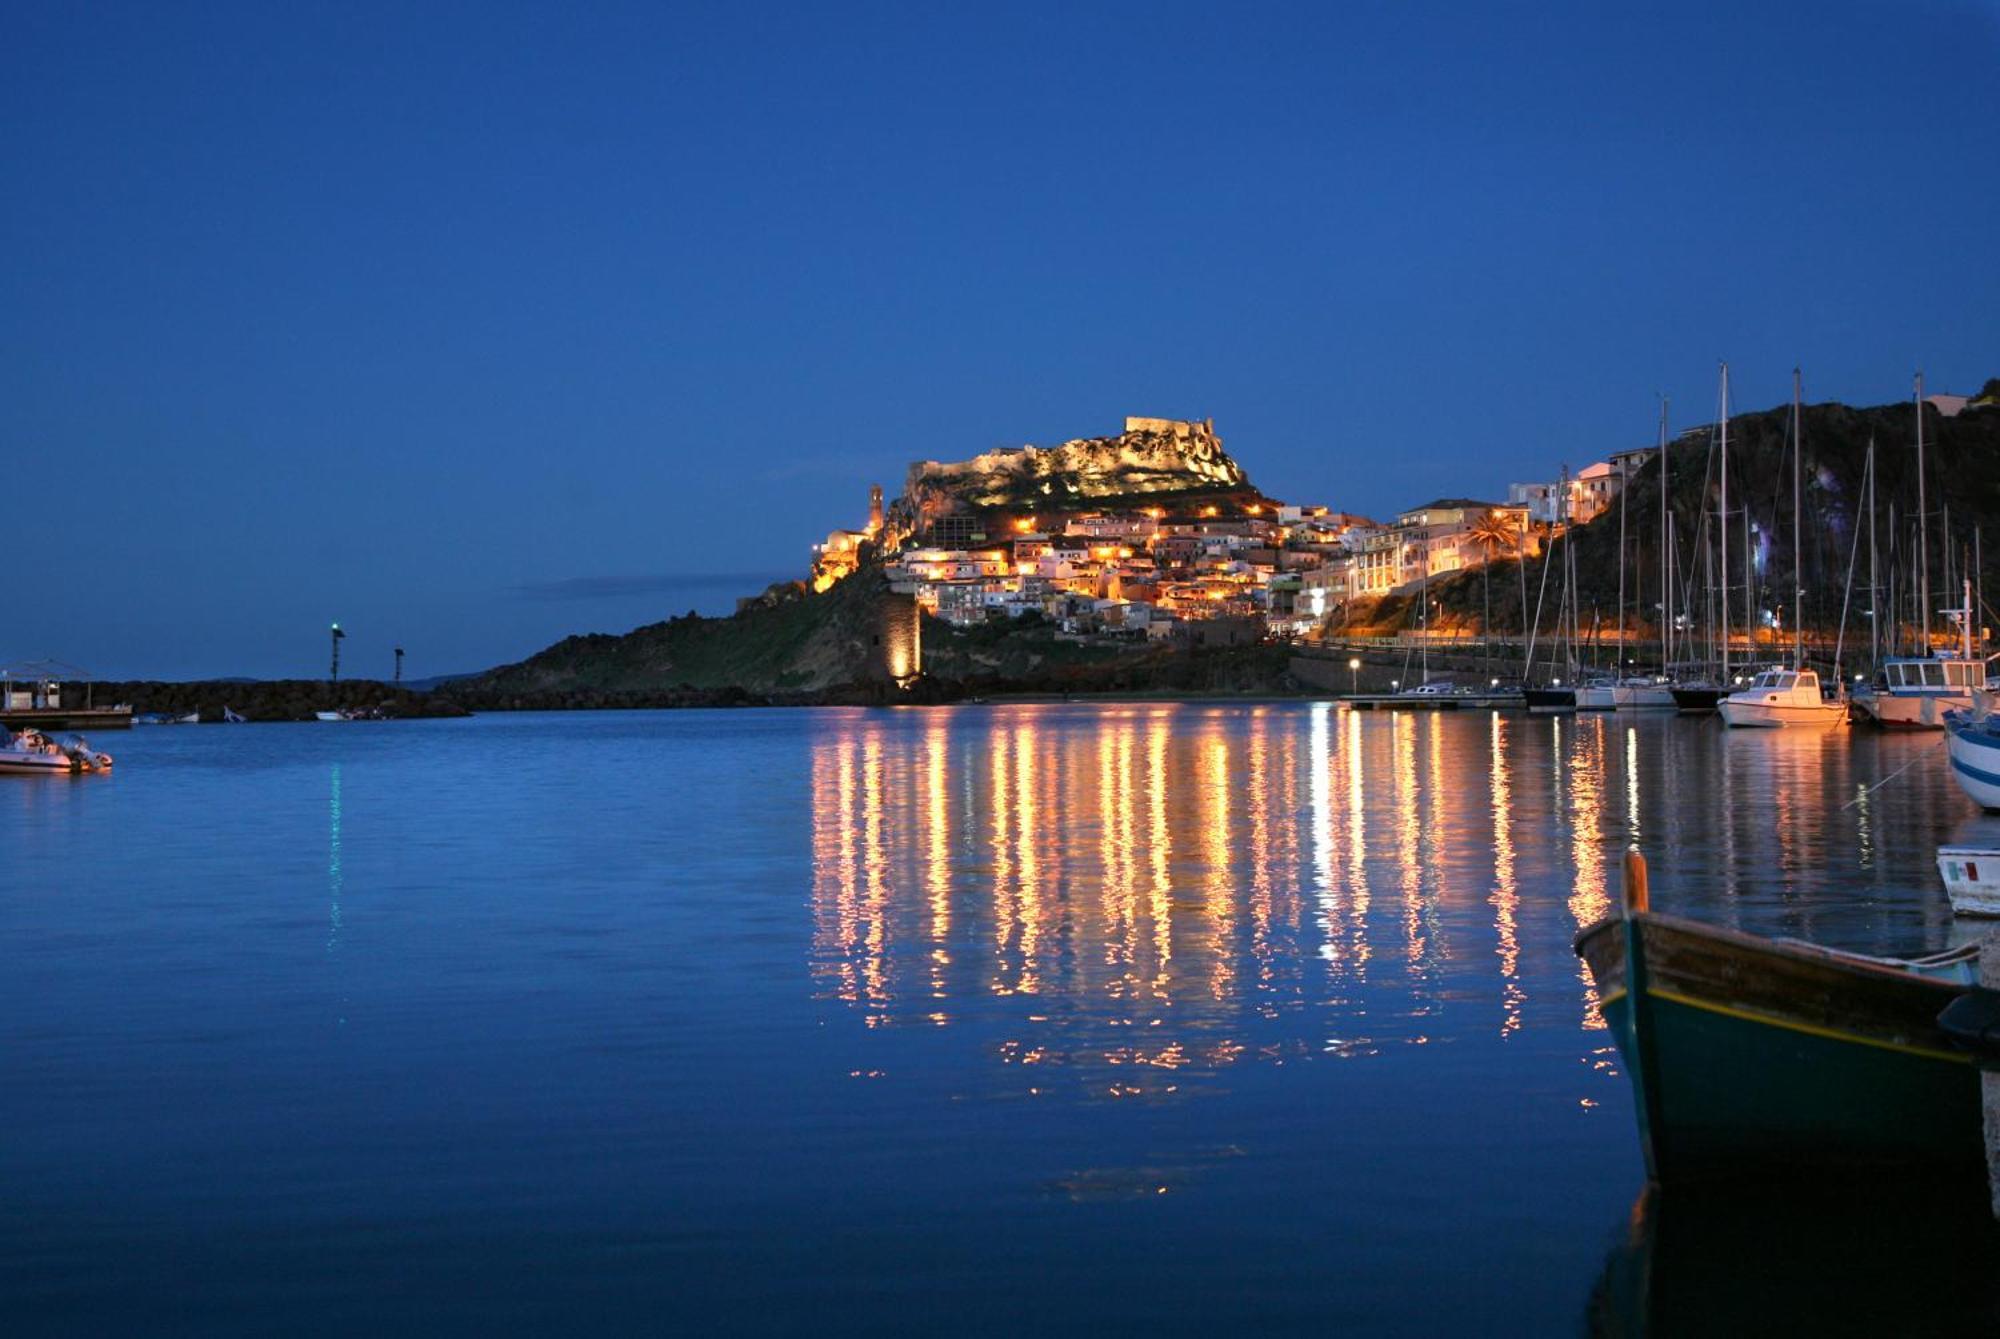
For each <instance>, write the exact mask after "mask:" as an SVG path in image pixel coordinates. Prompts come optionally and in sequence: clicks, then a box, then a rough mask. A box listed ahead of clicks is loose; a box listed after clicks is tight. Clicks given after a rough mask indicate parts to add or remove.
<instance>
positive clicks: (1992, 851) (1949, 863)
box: [1937, 846, 2000, 916]
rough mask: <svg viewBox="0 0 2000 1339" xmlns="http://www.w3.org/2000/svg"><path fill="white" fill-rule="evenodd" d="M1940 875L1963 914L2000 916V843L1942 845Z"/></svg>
mask: <svg viewBox="0 0 2000 1339" xmlns="http://www.w3.org/2000/svg"><path fill="white" fill-rule="evenodd" d="M1937 862H1938V875H1939V877H1940V878H1942V879H1943V880H1944V890H1945V892H1946V893H1947V894H1948V895H1949V896H1950V897H1951V909H1952V910H1953V911H1955V912H1957V913H1958V914H1959V915H1961V916H2000V847H1991V846H1940V847H1938V853H1937Z"/></svg>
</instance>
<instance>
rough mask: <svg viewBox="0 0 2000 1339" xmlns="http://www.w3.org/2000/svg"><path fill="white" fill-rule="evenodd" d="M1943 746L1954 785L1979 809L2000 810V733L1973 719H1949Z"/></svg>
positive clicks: (1946, 724)
mask: <svg viewBox="0 0 2000 1339" xmlns="http://www.w3.org/2000/svg"><path fill="white" fill-rule="evenodd" d="M1944 746H1945V752H1946V753H1947V754H1948V755H1949V757H1950V759H1951V779H1952V780H1954V781H1956V782H1958V788H1959V789H1960V790H1962V791H1964V792H1965V794H1966V797H1967V798H1968V799H1970V800H1971V801H1972V802H1973V803H1974V804H1976V805H1978V806H1979V807H1980V808H1982V809H1993V810H2000V735H1996V734H1994V733H1993V732H1992V731H1990V730H1988V729H1986V728H1985V727H1984V726H1982V725H1980V724H1978V723H1976V722H1972V721H1962V720H1951V721H1947V722H1946V723H1945V736H1944Z"/></svg>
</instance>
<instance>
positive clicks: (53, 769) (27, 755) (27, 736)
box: [0, 729, 111, 776]
mask: <svg viewBox="0 0 2000 1339" xmlns="http://www.w3.org/2000/svg"><path fill="white" fill-rule="evenodd" d="M110 770H111V755H110V754H108V753H98V752H96V751H95V750H94V749H92V748H91V747H90V745H89V744H88V743H86V742H85V741H84V740H83V739H81V738H71V739H55V738H52V737H51V736H49V735H45V734H43V733H42V732H41V731H40V730H22V731H20V732H19V733H12V734H10V733H9V732H8V731H6V730H4V729H0V772H37V773H48V774H59V775H65V776H67V775H72V774H74V773H77V772H108V771H110Z"/></svg>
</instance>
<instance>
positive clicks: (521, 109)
mask: <svg viewBox="0 0 2000 1339" xmlns="http://www.w3.org/2000/svg"><path fill="white" fill-rule="evenodd" d="M1996 70H2000V7H1996V6H1995V5H1994V4H1991V3H1987V4H1965V3H1961V4H1943V3H1912V4H1887V3H1884V4H1877V5H1839V4H1831V5H1830V4H1800V5H1783V4H1754V3H1753V4H1747V5H1738V4H1726V5H1725V4H1717V5H1714V6H1699V7H1695V6H1689V7H1682V8H1674V9H1664V8H1652V7H1647V8H1645V9H1643V10H1642V7H1641V6H1637V5H1607V4H1602V3H1593V4H1579V5H1555V4H1532V5H1531V4H1464V5H1425V4H1413V5H1390V4H1382V5H1361V4H1312V5H1302V6H1298V7H1287V6H1281V5H1277V4H1262V5H1247V6H1246V5H1228V6H1224V5H1217V6H1213V7H1193V6H1181V5H1170V4H1157V3H1155V4H1133V5H1129V6H1123V5H1121V6H1086V5H1061V6H1051V7H1047V8H1040V7H1033V8H1031V7H1027V6H1014V5H1006V6H1002V5H989V6H972V5H956V4H949V5H936V4H931V5H910V6H880V5H855V6H836V5H813V6H805V7H800V8H796V9H788V8H780V7H778V6H776V5H756V6H751V5H736V4H726V5H714V6H700V7H694V6H671V5H667V4H663V3H647V4H633V5H629V6H627V5H613V4H575V5H556V4H548V5H507V4H501V3H492V2H489V3H479V4H465V5H450V4H443V3H425V4H417V5H411V4H401V5H388V4H384V5H371V4H362V3H342V4H338V5H324V6H308V5H292V4H286V5H270V4H261V3H260V4H245V5H241V6H233V5H222V4H185V5H159V4H144V5H123V4H105V3H82V4H50V3H45V2H44V0H0V450H3V451H4V452H5V459H6V462H7V468H8V470H9V473H10V476H11V478H12V481H13V487H12V488H11V489H10V490H9V494H10V495H9V497H8V499H7V505H8V507H9V509H10V510H12V511H14V512H15V513H16V515H17V517H32V518H33V520H32V526H33V537H32V538H29V537H27V536H26V535H25V533H24V532H23V531H21V530H15V531H14V532H13V533H14V537H15V539H16V543H15V545H14V546H13V547H12V551H11V553H10V561H9V564H8V566H9V568H10V571H11V575H12V579H11V581H10V583H9V586H10V590H11V591H12V598H10V599H9V600H8V601H7V610H6V615H5V618H4V620H0V661H5V660H11V659H21V658H26V657H31V656H42V655H55V656H59V657H62V658H64V659H67V660H71V661H76V662H80V663H82V664H85V665H88V666H90V667H91V668H93V669H95V670H97V671H98V672H99V673H100V674H103V675H106V676H111V677H119V676H128V675H129V676H148V677H168V678H180V677H196V676H203V675H219V674H251V675H258V676H267V677H278V676H291V675H298V676H311V675H316V674H321V673H324V668H325V665H324V658H325V645H326V644H325V633H324V628H325V625H326V623H327V622H328V620H330V619H333V618H338V619H340V620H341V621H342V622H343V623H344V624H345V625H347V627H348V628H349V630H350V633H351V636H350V639H349V640H348V642H347V644H346V652H345V656H346V662H347V667H348V668H349V670H350V672H352V673H355V674H357V675H362V674H378V675H381V676H383V677H386V676H387V674H388V671H389V668H390V660H389V648H390V647H391V646H392V645H394V644H396V643H398V642H400V643H401V644H403V645H404V646H406V647H407V648H409V652H410V659H409V672H410V673H411V674H412V675H426V674H435V673H442V672H451V671H460V670H471V669H478V668H482V667H484V666H487V665H491V664H496V663H501V662H504V661H509V660H515V659H519V658H520V657H522V656H524V655H526V654H528V653H530V652H532V651H534V650H536V649H538V648H539V647H541V646H542V645H544V644H546V643H548V642H550V641H552V640H554V639H556V638H557V637H560V636H562V635H564V634H566V633H568V632H573V631H623V630H625V629H626V628H629V627H631V626H633V625H635V624H638V623H642V622H648V621H651V620H653V619H655V618H659V617H663V616H665V615H667V614H670V613H674V612H679V611H682V610H685V609H687V608H689V607H691V606H694V607H700V608H702V609H704V610H712V609H726V608H728V607H730V601H731V599H732V598H733V597H734V596H735V595H737V594H739V593H750V592H752V591H754V590H756V589H758V588H759V587H761V586H762V585H763V584H764V583H765V582H766V581H769V580H771V579H773V578H775V577H778V576H783V575H794V574H798V573H800V572H801V571H802V570H803V567H804V565H805V563H806V562H807V560H808V546H809V545H810V544H811V543H812V542H814V541H815V540H816V539H818V538H820V537H822V536H823V535H824V533H825V531H826V530H827V529H829V528H830V527H833V526H835V525H843V524H852V523H856V522H858V521H859V520H860V519H861V518H862V513H863V508H864V505H865V497H866V488H867V485H868V484H869V483H871V482H875V481H880V482H882V483H884V484H886V485H889V486H890V488H891V489H892V490H893V489H894V488H895V487H897V486H898V485H899V484H900V481H901V477H902V473H903V470H904V468H905V466H906V465H907V463H908V462H909V461H911V460H913V459H917V458H920V457H924V456H932V457H939V458H953V457H958V456H963V455H968V454H971V453H973V452H975V451H978V450H983V449H985V448H988V447H991V446H995V445H1018V444H1020V443H1022V442H1029V441H1033V442H1040V443H1052V442H1056V441H1060V440H1062V439H1064V438H1067V437H1074V436H1085V435H1093V434H1097V433H1101V432H1108V431H1114V430H1116V428H1117V426H1118V425H1119V420H1120V419H1121V418H1122V416H1123V415H1125V414H1127V413H1139V414H1156V415H1171V416H1178V417H1201V416H1209V415H1212V416H1214V418H1215V420H1216V425H1217V428H1218V430H1219V431H1220V432H1221V433H1222V434H1223V437H1224V439H1225V441H1226V442H1227V444H1228V446H1229V448H1230V450H1231V451H1232V452H1233V453H1234V454H1235V455H1236V456H1237V457H1238V458H1239V459H1240V460H1241V461H1242V462H1243V464H1244V465H1245V467H1246V468H1247V469H1248V470H1249V471H1250V473H1251V476H1252V478H1253V479H1255V480H1256V481H1257V482H1258V483H1259V484H1260V485H1262V486H1263V487H1264V489H1265V490H1266V491H1267V492H1270V493H1273V494H1275V495H1277V496H1279V497H1283V498H1286V499H1289V500H1301V501H1319V502H1326V503H1329V504H1332V505H1335V506H1338V507H1343V508H1347V509H1350V510H1355V511H1361V512H1368V513H1377V514H1380V513H1388V512H1392V511H1394V510H1396V509H1397V508H1399V507H1403V506H1407V505H1412V504H1414V503H1417V502H1421V501H1424V500H1426V499H1427V498H1430V497H1432V496H1435V495H1437V494H1440V493H1472V494H1498V493H1500V492H1501V491H1502V490H1503V489H1504V487H1505V485H1506V484H1507V483H1508V482H1509V481H1510V480H1512V479H1526V478H1535V477H1540V476H1545V475H1550V474H1552V473H1553V471H1554V470H1555V468H1556V466H1557V465H1558V464H1559V463H1562V462H1564V461H1567V462H1569V463H1571V464H1583V463H1586V462H1587V461H1589V460H1591V459H1595V458H1598V457H1600V456H1602V455H1603V454H1604V453H1605V452H1606V451H1607V450H1608V449H1610V448H1614V447H1617V446H1622V445H1626V444H1630V443H1635V442H1644V441H1648V440H1650V439H1651V436H1652V430H1653V429H1652V424H1653V418H1654V414H1655V401H1654V395H1655V394H1656V392H1665V393H1667V394H1669V395H1670V396H1672V397H1673V400H1674V409H1673V417H1674V421H1675V423H1676V425H1677V426H1679V425H1685V424H1691V423H1697V422H1703V421H1706V420H1707V419H1708V418H1709V417H1710V416H1711V414H1712V410H1713V407H1714V394H1715V392H1714V369H1715V361H1716V359H1718V358H1722V357H1726V358H1728V359H1729V360H1730V361H1731V363H1732V366H1733V367H1734V369H1735V373H1736V383H1737V391H1738V398H1737V403H1738V405H1739V406H1740V407H1744V408H1759V407H1766V406H1769V405H1772V404H1776V403H1778V402H1780V401H1781V400H1783V399H1785V398H1786V396H1787V394H1788V377H1789V372H1790V369H1791V367H1792V365H1793V364H1794V363H1795V362H1796V363H1801V364H1803V366H1804V368H1805V373H1806V386H1807V392H1808V396H1809V397H1810V398H1814V399H1830V398H1839V399H1845V400H1849V401H1853V402H1861V403H1879V402H1882V401H1887V400H1893V399H1897V398H1900V397H1903V396H1906V395H1907V394H1908V392H1909V377H1910V374H1911V372H1912V371H1913V370H1914V369H1916V368H1918V367H1922V368H1924V369H1925V371H1926V373H1927V374H1928V377H1929V380H1930V383H1931V385H1932V386H1933V387H1934V388H1939V389H1957V390H1964V389H1970V388H1973V387H1976V386H1977V385H1978V384H1979V383H1980V382H1981V381H1982V380H1984V378H1986V377H1988V376H1992V375H1996V374H2000V256H1996V252H1995V247H1994V242H1993V239H1994V237H1995V236H1996V229H2000V170H1996V164H2000V77H1996Z"/></svg>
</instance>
